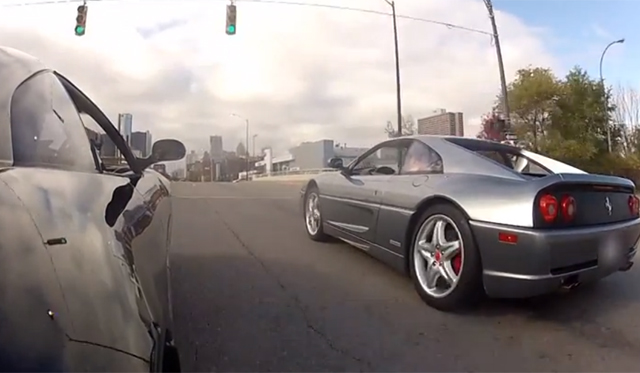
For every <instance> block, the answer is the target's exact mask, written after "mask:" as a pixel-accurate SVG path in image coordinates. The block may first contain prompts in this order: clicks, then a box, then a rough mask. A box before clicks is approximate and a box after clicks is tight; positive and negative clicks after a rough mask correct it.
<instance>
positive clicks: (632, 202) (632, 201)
mask: <svg viewBox="0 0 640 373" xmlns="http://www.w3.org/2000/svg"><path fill="white" fill-rule="evenodd" d="M639 210H640V200H638V197H637V196H634V195H630V196H629V212H630V213H631V215H633V216H638V213H639V212H640V211H639Z"/></svg>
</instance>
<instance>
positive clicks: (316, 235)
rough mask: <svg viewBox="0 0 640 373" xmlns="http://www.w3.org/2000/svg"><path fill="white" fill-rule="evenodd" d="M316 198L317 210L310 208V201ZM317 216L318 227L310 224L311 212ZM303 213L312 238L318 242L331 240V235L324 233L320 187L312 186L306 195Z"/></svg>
mask: <svg viewBox="0 0 640 373" xmlns="http://www.w3.org/2000/svg"><path fill="white" fill-rule="evenodd" d="M314 198H315V201H316V202H315V203H316V205H315V211H311V210H310V206H309V203H310V202H311V201H312V200H313V199H314ZM314 212H315V216H317V227H316V226H315V225H313V226H310V223H309V214H311V213H314ZM302 214H303V217H304V227H305V231H306V232H307V235H308V236H309V238H311V240H313V241H317V242H326V241H328V240H329V236H327V235H326V234H325V233H324V229H323V227H322V214H321V210H320V193H319V191H318V187H316V186H310V187H309V188H308V189H307V192H306V193H305V196H304V205H303V206H302Z"/></svg>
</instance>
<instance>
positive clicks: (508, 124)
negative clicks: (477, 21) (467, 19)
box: [484, 0, 511, 131]
mask: <svg viewBox="0 0 640 373" xmlns="http://www.w3.org/2000/svg"><path fill="white" fill-rule="evenodd" d="M484 5H485V7H486V8H487V12H488V13H489V20H491V31H492V33H493V40H494V42H495V46H496V55H497V57H498V70H499V71H500V86H501V89H502V110H504V121H505V128H504V129H503V131H505V130H506V131H510V130H511V110H510V108H509V98H508V97H507V93H508V92H507V78H506V76H505V73H504V61H503V60H502V48H501V47H500V37H499V35H498V25H496V16H495V14H494V12H493V3H492V2H491V0H484Z"/></svg>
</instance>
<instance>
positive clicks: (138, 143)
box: [129, 131, 151, 158]
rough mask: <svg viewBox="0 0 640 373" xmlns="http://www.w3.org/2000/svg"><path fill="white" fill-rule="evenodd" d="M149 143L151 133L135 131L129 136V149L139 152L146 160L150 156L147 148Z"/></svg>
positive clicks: (149, 148) (149, 150)
mask: <svg viewBox="0 0 640 373" xmlns="http://www.w3.org/2000/svg"><path fill="white" fill-rule="evenodd" d="M150 142H151V132H149V131H145V132H142V131H136V132H133V133H132V134H131V140H130V142H129V146H131V149H133V150H136V151H138V152H140V154H141V155H142V157H143V158H146V157H148V156H150V155H151V147H150V146H149V144H150Z"/></svg>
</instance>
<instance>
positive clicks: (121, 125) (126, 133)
mask: <svg viewBox="0 0 640 373" xmlns="http://www.w3.org/2000/svg"><path fill="white" fill-rule="evenodd" d="M118 129H119V130H120V133H122V137H124V139H125V141H126V142H127V144H131V133H132V131H133V115H131V114H129V113H122V114H118Z"/></svg>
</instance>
